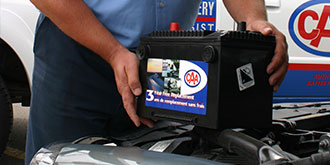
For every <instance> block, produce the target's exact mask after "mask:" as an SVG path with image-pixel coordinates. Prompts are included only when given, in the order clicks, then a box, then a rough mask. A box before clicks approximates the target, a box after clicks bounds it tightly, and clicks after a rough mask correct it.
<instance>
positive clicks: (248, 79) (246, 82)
mask: <svg viewBox="0 0 330 165" xmlns="http://www.w3.org/2000/svg"><path fill="white" fill-rule="evenodd" d="M236 73H237V80H238V87H239V90H240V91H243V90H245V89H247V88H250V87H252V86H254V84H255V81H254V75H253V69H252V64H251V63H249V64H246V65H243V66H241V67H239V68H237V69H236Z"/></svg>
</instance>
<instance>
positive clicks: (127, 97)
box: [115, 66, 140, 127]
mask: <svg viewBox="0 0 330 165" xmlns="http://www.w3.org/2000/svg"><path fill="white" fill-rule="evenodd" d="M115 78H116V83H117V88H118V91H119V93H120V95H121V97H122V101H123V105H124V108H125V110H126V113H127V115H128V116H129V118H130V119H131V120H132V121H133V123H134V124H135V126H137V127H139V126H140V118H139V116H138V115H137V114H136V106H135V96H134V95H133V93H132V91H131V89H130V87H129V86H128V78H127V75H126V73H125V68H124V66H123V67H120V68H117V70H116V71H115Z"/></svg>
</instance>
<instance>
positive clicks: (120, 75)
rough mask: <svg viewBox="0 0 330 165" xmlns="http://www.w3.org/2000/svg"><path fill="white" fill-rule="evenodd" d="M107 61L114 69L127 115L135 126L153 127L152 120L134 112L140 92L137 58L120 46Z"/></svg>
mask: <svg viewBox="0 0 330 165" xmlns="http://www.w3.org/2000/svg"><path fill="white" fill-rule="evenodd" d="M109 61H110V65H111V66H112V68H113V70H114V73H115V79H116V84H117V88H118V91H119V93H120V95H121V97H122V100H123V105H124V108H125V110H126V112H127V114H128V116H129V117H130V119H131V120H132V121H133V122H134V124H135V125H136V126H137V127H139V126H140V124H141V123H142V124H144V125H146V126H148V127H150V128H151V127H153V122H152V121H150V120H148V119H145V118H141V117H139V116H138V115H137V114H136V105H137V103H136V96H139V95H141V93H142V88H141V84H140V81H139V60H138V59H137V57H136V56H135V54H133V53H131V52H130V51H128V50H127V49H126V48H120V49H117V51H116V52H115V53H114V54H112V55H111V56H110V59H109Z"/></svg>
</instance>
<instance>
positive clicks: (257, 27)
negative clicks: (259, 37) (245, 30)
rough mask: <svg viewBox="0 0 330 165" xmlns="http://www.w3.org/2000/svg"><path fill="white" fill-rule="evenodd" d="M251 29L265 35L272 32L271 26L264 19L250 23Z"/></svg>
mask: <svg viewBox="0 0 330 165" xmlns="http://www.w3.org/2000/svg"><path fill="white" fill-rule="evenodd" d="M249 30H251V31H255V32H260V33H261V34H263V35H265V36H267V35H270V34H272V33H273V28H272V26H271V25H270V24H269V23H268V22H266V21H255V22H253V23H252V24H251V25H250V29H249Z"/></svg>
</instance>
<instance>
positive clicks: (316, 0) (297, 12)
mask: <svg viewBox="0 0 330 165" xmlns="http://www.w3.org/2000/svg"><path fill="white" fill-rule="evenodd" d="M265 3H266V6H267V12H268V19H269V21H270V22H272V23H273V24H275V25H276V27H277V28H278V29H280V31H282V32H283V33H284V34H285V35H286V37H287V42H288V45H289V57H290V59H289V62H290V65H289V71H288V73H287V76H286V78H285V80H284V82H283V83H282V86H281V87H280V89H279V91H278V92H277V93H275V94H274V102H296V101H329V100H330V0H311V1H309V0H265ZM38 14H39V12H38V10H37V9H36V8H35V7H34V6H33V5H32V4H31V3H30V1H28V0H1V5H0V155H1V153H2V152H3V149H4V148H5V144H6V141H7V139H8V135H9V132H10V127H11V123H12V107H11V103H22V105H26V106H28V105H29V102H30V95H31V92H30V87H31V80H32V68H33V62H34V56H33V36H34V30H35V24H36V21H37V17H38ZM234 28H235V23H234V21H233V20H232V19H231V17H230V16H229V14H228V13H227V11H226V9H225V7H224V5H223V3H222V1H221V0H202V3H201V6H200V10H199V16H198V18H197V19H196V23H195V25H194V27H193V29H195V30H217V29H218V30H220V29H221V30H232V29H234Z"/></svg>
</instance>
